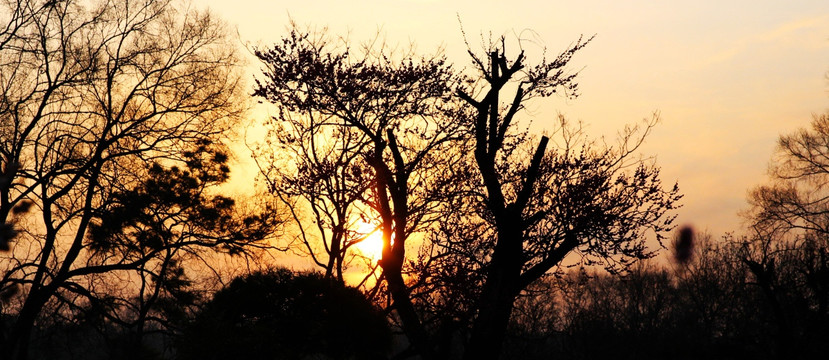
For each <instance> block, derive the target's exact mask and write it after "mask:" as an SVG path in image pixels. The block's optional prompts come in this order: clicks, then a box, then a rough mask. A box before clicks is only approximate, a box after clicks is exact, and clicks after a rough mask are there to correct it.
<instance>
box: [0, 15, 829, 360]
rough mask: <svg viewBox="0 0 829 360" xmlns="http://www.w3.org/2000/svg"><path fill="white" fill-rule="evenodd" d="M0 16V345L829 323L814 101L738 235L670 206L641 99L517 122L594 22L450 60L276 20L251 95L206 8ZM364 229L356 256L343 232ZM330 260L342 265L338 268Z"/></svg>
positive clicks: (292, 354)
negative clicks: (611, 117)
mask: <svg viewBox="0 0 829 360" xmlns="http://www.w3.org/2000/svg"><path fill="white" fill-rule="evenodd" d="M0 25H2V26H0V170H1V171H2V172H0V220H1V221H0V253H1V254H2V258H0V267H1V268H2V277H0V307H2V308H0V309H1V310H2V313H0V358H3V359H17V360H25V359H214V358H215V359H218V358H250V359H273V358H277V359H310V358H314V359H317V358H319V359H329V358H330V359H404V358H421V359H427V360H430V359H468V360H472V359H474V360H478V359H547V358H587V359H591V358H598V357H613V358H675V359H685V358H688V359H692V358H746V357H753V358H801V357H810V356H819V355H820V354H822V353H825V350H826V349H825V347H826V346H827V345H826V344H829V341H827V340H829V339H827V334H829V333H827V331H828V330H827V328H826V324H827V306H829V259H827V254H826V252H827V249H829V247H828V246H827V245H829V244H828V243H827V241H828V240H827V239H829V237H827V235H829V218H827V215H826V214H827V208H829V204H828V203H827V200H826V199H827V196H826V191H825V184H826V183H827V181H826V180H827V169H829V161H827V160H826V159H827V158H828V157H829V156H827V154H829V148H827V144H829V120H827V118H826V117H816V118H815V120H814V121H813V127H812V129H807V130H803V131H800V132H798V133H796V134H793V135H790V136H784V137H782V138H781V140H780V152H779V154H778V155H779V156H778V157H776V158H775V165H774V166H773V167H772V169H771V174H772V176H773V182H772V183H770V184H769V185H766V186H762V187H758V188H757V189H755V190H754V191H752V193H751V196H750V199H749V202H750V205H751V207H750V210H749V211H747V212H746V214H745V215H746V218H747V219H748V220H749V223H750V227H749V229H748V230H747V233H746V235H728V236H726V237H724V238H723V239H719V238H712V237H710V236H708V235H705V236H695V235H694V232H693V229H691V228H683V229H680V230H679V231H675V230H676V229H675V224H674V218H675V216H676V215H675V210H676V209H677V208H678V207H679V206H680V204H679V202H680V200H681V198H682V195H681V194H680V192H679V188H678V186H677V185H675V184H667V185H666V184H664V183H663V182H662V180H661V178H660V169H659V167H658V166H657V164H656V163H655V162H654V161H653V160H652V158H648V157H643V156H640V155H639V154H638V149H639V146H640V145H641V144H642V142H643V141H644V139H645V137H646V136H647V135H648V134H649V133H650V130H651V129H652V127H653V126H655V125H656V123H657V121H658V114H655V115H654V116H653V117H652V118H651V119H646V120H645V121H644V122H642V123H640V124H638V125H632V126H628V127H626V128H625V129H623V130H621V131H620V132H619V137H618V139H616V141H612V140H605V139H595V140H594V139H590V138H589V137H588V136H587V134H585V133H584V132H583V131H582V129H581V127H580V125H579V124H573V123H571V122H569V121H568V120H567V119H565V118H564V117H562V116H558V117H552V118H553V119H554V120H555V121H553V122H552V123H554V128H552V129H550V130H551V132H549V133H546V134H545V135H539V134H535V133H533V132H531V131H529V130H528V129H529V119H528V118H527V114H526V113H525V112H524V111H523V110H524V109H525V107H526V106H527V105H528V104H530V103H531V102H533V101H538V100H541V99H542V98H547V97H550V96H552V95H559V96H564V97H567V98H570V99H574V98H576V97H577V96H578V84H577V82H576V76H577V74H576V73H575V72H572V71H570V70H569V67H570V66H569V64H570V62H571V60H572V59H573V57H574V56H575V55H576V54H577V53H578V52H579V50H580V49H582V48H583V47H585V46H588V44H589V43H590V41H591V40H592V38H579V39H578V40H576V41H575V42H574V43H572V44H571V45H570V46H568V47H566V48H565V50H564V51H562V52H560V53H557V54H556V55H554V56H550V55H549V54H546V50H545V49H538V50H539V53H540V54H537V57H536V58H532V56H530V54H528V53H525V52H523V51H514V52H512V51H513V49H523V48H525V45H526V44H520V43H519V44H514V43H513V42H510V41H508V40H507V39H505V38H500V39H490V40H489V42H485V43H484V44H482V45H480V46H477V47H473V46H470V45H469V44H467V46H468V50H469V56H470V59H471V60H472V61H471V64H472V66H471V68H469V69H459V68H456V67H454V66H453V65H451V64H449V63H448V62H447V61H446V60H445V59H443V58H441V57H439V56H437V57H424V56H420V55H419V54H416V53H414V52H412V51H406V50H400V49H399V48H393V49H395V50H392V48H388V47H385V45H384V42H383V41H379V40H378V41H373V42H369V43H367V44H368V45H363V46H359V47H352V44H350V43H348V42H347V41H345V40H343V39H342V38H340V37H336V36H331V35H329V34H326V33H324V32H309V31H305V30H303V29H300V28H299V27H298V26H296V25H293V26H292V27H291V28H290V29H289V30H288V31H287V34H286V36H285V37H284V38H283V39H282V40H281V41H279V42H277V43H276V44H274V45H273V46H271V47H266V48H256V49H253V53H254V54H255V56H256V57H257V58H258V59H259V60H260V61H261V66H262V74H261V75H259V76H257V77H256V79H255V81H254V86H253V98H251V96H249V95H248V94H249V93H250V91H249V89H248V88H247V87H245V86H244V81H243V80H244V78H245V76H243V75H242V74H241V71H242V65H241V61H240V58H239V56H238V54H237V50H236V46H234V43H233V41H232V40H230V39H229V38H228V36H227V29H226V28H225V27H224V25H223V24H222V23H221V22H220V21H218V20H217V19H216V18H215V17H214V16H213V15H211V14H209V13H207V12H201V11H197V10H194V9H192V8H190V7H187V6H185V5H184V4H181V3H178V2H175V1H133V0H130V1H123V0H122V1H100V2H99V1H74V0H59V1H51V0H50V1H39V0H21V1H5V2H3V3H2V10H0ZM464 36H465V35H464ZM479 49H480V51H479ZM254 98H255V99H256V100H259V101H261V102H263V103H267V104H268V105H269V106H271V109H272V110H273V111H272V113H273V114H274V115H273V116H272V118H270V119H268V120H266V121H265V123H264V125H265V128H266V129H267V136H266V137H265V140H264V141H263V142H262V143H260V144H257V145H256V146H254V160H255V161H256V164H257V165H258V169H259V172H260V174H259V179H258V180H259V181H258V184H259V185H261V186H260V188H261V192H260V193H259V194H257V196H256V197H254V198H252V199H246V198H241V197H231V196H228V195H227V193H226V192H225V191H224V190H223V188H221V186H222V185H223V184H225V183H226V182H227V180H228V179H229V174H230V164H231V163H232V159H233V158H234V156H235V155H236V154H233V153H232V152H231V148H232V147H231V146H230V144H231V143H233V141H235V140H238V136H237V135H238V134H239V133H241V132H242V130H243V124H244V122H243V121H242V120H243V119H244V117H245V116H246V110H247V107H248V106H249V104H250V101H251V100H252V99H254ZM366 227H369V228H372V229H373V230H371V231H366V230H364V229H365V228H366ZM370 233H377V234H380V235H381V236H382V242H383V249H382V254H380V255H379V260H376V261H375V260H373V259H371V258H370V257H365V256H362V255H361V253H360V252H359V251H355V249H358V248H359V246H360V243H361V242H363V241H365V240H366V238H367V237H368V236H369V235H370ZM669 239H673V242H672V243H671V242H670V241H668V240H669ZM669 247H670V248H671V249H672V250H673V251H674V256H673V260H671V261H669V262H667V263H658V262H656V261H655V260H649V259H652V258H653V257H654V256H656V255H657V253H658V251H660V250H661V249H664V248H669ZM276 253H291V254H294V255H296V254H299V255H301V256H303V257H305V259H307V260H308V262H309V263H311V264H313V265H314V266H316V267H317V268H316V269H315V270H316V272H315V271H310V272H308V271H304V272H294V271H290V270H286V269H285V268H283V267H281V265H282V264H279V263H277V262H275V261H274V258H275V257H274V256H273V255H274V254H276ZM283 258H284V257H283ZM361 264H362V265H361ZM361 266H362V267H361ZM349 269H351V271H354V269H358V271H362V272H363V275H365V277H364V278H363V280H362V281H356V282H354V283H355V284H353V285H355V286H354V287H352V286H348V285H347V283H348V282H347V281H346V279H347V276H346V275H347V274H348V271H349ZM360 269H362V270H360Z"/></svg>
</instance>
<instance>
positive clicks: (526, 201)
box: [458, 39, 681, 359]
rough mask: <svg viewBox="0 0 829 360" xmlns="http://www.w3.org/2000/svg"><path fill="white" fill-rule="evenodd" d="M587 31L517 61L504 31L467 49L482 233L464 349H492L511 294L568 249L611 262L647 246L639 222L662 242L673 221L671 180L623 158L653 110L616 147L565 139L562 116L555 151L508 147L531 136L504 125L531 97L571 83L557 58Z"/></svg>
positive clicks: (564, 60) (620, 264)
mask: <svg viewBox="0 0 829 360" xmlns="http://www.w3.org/2000/svg"><path fill="white" fill-rule="evenodd" d="M589 40H590V39H588V40H586V41H583V40H582V39H580V40H579V41H577V42H576V43H575V44H574V45H572V46H571V47H570V48H568V49H567V50H565V51H564V52H562V53H561V54H560V55H559V56H558V57H556V58H555V59H554V60H553V61H550V62H546V61H542V62H541V63H540V64H538V65H536V66H533V67H530V68H526V69H525V65H524V55H523V53H522V54H519V55H518V57H517V58H516V59H515V60H514V61H512V62H510V61H509V60H508V59H507V57H506V55H505V53H504V51H505V49H504V47H505V45H504V41H503V40H502V41H501V44H500V47H493V48H492V49H491V51H490V52H489V54H488V56H487V57H486V58H480V57H477V56H476V55H475V54H474V53H472V52H471V51H470V55H471V56H472V58H473V60H474V63H475V64H476V65H477V66H478V71H480V73H481V77H482V78H483V79H484V80H485V84H486V85H487V86H488V88H486V89H485V90H483V91H482V93H481V94H480V95H479V96H478V97H479V98H480V100H476V99H475V97H474V95H473V94H469V93H467V92H466V91H464V90H459V91H458V95H459V96H460V97H461V98H462V99H464V100H465V101H466V103H467V104H468V105H469V106H470V107H472V108H473V109H474V116H475V117H474V120H473V121H474V142H475V151H474V160H475V164H476V166H477V170H478V174H479V176H480V182H479V185H478V186H480V187H481V188H482V189H484V191H481V193H483V194H484V195H483V196H481V197H480V198H481V199H482V206H483V209H485V211H484V212H483V215H484V216H483V219H484V220H485V222H486V223H488V224H489V226H490V231H489V233H488V234H486V235H488V236H484V237H482V238H479V239H483V241H484V244H482V245H481V248H482V249H484V251H482V252H481V253H482V255H483V257H481V258H480V259H481V260H482V262H481V263H482V264H483V267H482V269H481V271H482V283H481V284H480V286H481V293H480V296H479V298H478V299H477V302H476V306H477V309H476V314H475V319H474V322H473V325H472V330H471V336H470V339H469V343H468V344H467V345H466V351H465V352H464V358H466V359H497V358H498V357H499V356H500V353H501V344H502V343H503V341H504V335H505V332H506V330H507V327H508V324H509V318H510V314H511V312H512V307H513V303H514V301H515V299H516V297H517V296H518V295H519V293H520V292H521V291H522V289H525V288H527V287H528V286H529V285H530V284H532V283H533V282H534V281H536V280H538V279H539V278H541V277H542V276H544V275H545V274H546V273H547V272H548V271H550V270H551V269H553V268H554V267H557V266H559V265H560V264H561V263H562V261H563V260H564V258H565V257H566V256H567V255H568V254H570V253H571V252H574V251H577V252H578V253H580V254H581V255H582V259H583V260H585V261H586V262H587V263H598V264H603V265H605V266H606V268H607V269H608V270H610V271H618V270H619V269H624V268H625V267H626V266H628V265H630V264H631V263H632V260H636V259H644V258H648V257H650V256H652V255H653V253H652V251H649V250H647V248H646V246H645V240H646V237H645V231H646V230H650V231H651V233H653V234H654V235H655V236H656V239H657V240H658V241H660V243H661V240H662V239H663V238H664V236H665V235H664V233H665V232H667V231H670V230H671V229H672V228H673V226H672V225H671V223H672V221H673V219H674V217H675V215H668V212H669V211H670V210H672V209H674V208H675V207H676V206H677V205H676V203H677V202H678V200H679V199H680V198H681V195H680V194H679V193H678V188H677V187H676V186H673V187H672V188H670V189H663V186H662V183H661V181H660V179H659V177H658V175H659V169H658V168H657V167H655V166H654V165H653V164H651V163H649V162H645V161H641V160H637V159H635V158H634V159H631V157H632V156H633V154H634V152H635V151H636V149H637V148H638V146H639V145H640V144H641V142H642V140H643V139H644V136H645V135H647V133H648V132H649V130H650V128H651V127H652V126H653V124H654V123H655V119H654V121H653V122H649V123H646V124H645V129H644V131H643V132H642V133H640V134H637V133H636V129H635V128H628V129H626V130H625V131H624V132H623V133H622V138H621V141H620V143H619V146H618V147H615V148H614V147H606V148H598V149H594V148H593V146H592V145H591V143H585V144H584V145H583V146H582V147H581V148H571V147H570V146H569V145H570V142H569V141H568V139H569V138H570V135H569V134H572V132H571V130H568V129H567V128H566V125H563V128H564V129H563V130H562V131H563V132H564V138H565V146H564V148H562V149H560V150H559V151H552V152H548V151H547V146H548V143H549V139H548V138H547V137H542V138H541V139H540V141H539V142H538V146H537V147H536V148H535V151H534V152H531V154H532V155H531V156H526V155H524V154H526V153H522V152H521V151H517V149H518V150H520V149H521V147H520V145H521V144H522V143H523V142H526V141H529V140H530V139H531V138H527V137H524V136H515V135H510V134H511V133H512V134H515V132H514V131H515V130H514V129H515V124H516V121H515V115H516V114H517V113H518V112H519V111H520V110H521V109H523V107H524V105H525V102H526V101H527V100H529V99H531V98H533V97H537V96H549V95H551V94H553V93H555V92H556V91H559V90H562V89H563V90H565V91H566V92H568V93H569V94H571V95H572V94H574V93H575V91H576V83H575V81H574V80H575V76H576V75H575V74H568V73H567V72H566V69H565V66H566V65H567V64H568V62H569V61H570V59H571V58H572V56H573V54H575V53H576V52H577V51H578V50H580V49H581V48H582V47H584V46H585V45H586V44H587V43H588V42H589ZM510 82H515V83H517V84H516V85H517V86H516V87H517V90H516V91H515V94H514V95H513V97H512V100H511V101H510V102H509V103H508V104H507V105H506V106H504V105H502V104H501V102H500V93H501V92H502V91H503V90H504V89H505V86H506V85H507V84H509V83H510ZM516 140H517V141H518V143H516V142H515V141H516ZM528 158H529V159H530V160H529V161H526V160H525V159H528Z"/></svg>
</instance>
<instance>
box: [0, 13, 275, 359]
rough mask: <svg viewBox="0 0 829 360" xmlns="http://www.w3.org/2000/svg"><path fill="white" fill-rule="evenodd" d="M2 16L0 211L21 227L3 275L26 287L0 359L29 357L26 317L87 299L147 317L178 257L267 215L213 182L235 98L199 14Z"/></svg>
mask: <svg viewBox="0 0 829 360" xmlns="http://www.w3.org/2000/svg"><path fill="white" fill-rule="evenodd" d="M0 13H2V14H3V18H4V20H8V23H7V24H8V26H4V27H3V28H2V29H0V89H1V90H0V168H2V169H3V181H2V183H0V223H3V224H6V223H8V222H9V220H12V221H13V223H14V224H15V226H16V227H15V229H16V232H17V234H16V235H17V236H16V237H15V239H14V244H13V245H14V246H12V247H11V251H9V252H8V253H6V254H3V258H2V259H0V266H2V267H3V270H4V271H3V277H2V279H0V288H3V289H8V288H11V287H19V288H20V291H19V296H18V297H16V298H15V299H13V301H12V302H11V303H10V304H9V305H8V306H5V307H4V308H3V311H4V313H5V314H8V315H11V316H10V317H9V319H10V320H8V321H7V320H4V322H8V324H9V325H8V326H6V328H7V329H8V331H7V332H6V333H5V334H3V335H4V339H3V341H2V344H3V349H2V351H3V355H2V356H3V357H4V358H10V359H11V358H21V359H25V358H26V357H27V351H28V350H29V348H30V346H29V343H30V341H29V339H30V337H31V334H32V330H33V329H35V328H39V327H47V326H49V325H50V324H52V323H55V322H61V321H70V322H71V321H76V320H77V319H78V318H79V317H81V316H82V314H84V313H87V310H96V311H98V310H101V312H100V313H101V314H102V316H103V318H105V319H107V321H114V322H115V323H121V324H122V325H128V326H136V327H138V328H141V326H142V324H143V321H144V320H145V319H146V318H147V317H148V316H149V311H150V310H149V309H151V308H152V306H150V304H152V303H154V302H155V299H157V298H159V297H164V296H166V295H162V294H173V293H174V292H175V291H173V290H171V288H170V287H171V286H173V284H175V283H179V284H181V283H180V280H177V279H184V278H185V277H183V274H180V273H179V272H180V270H177V269H179V268H180V266H182V265H181V262H180V260H182V258H184V257H186V256H184V255H185V254H189V255H188V256H191V257H192V256H194V255H197V251H195V249H194V248H196V247H213V248H217V249H219V248H221V249H224V250H228V251H231V252H239V251H240V250H241V247H242V246H244V245H245V244H248V243H250V241H252V240H256V238H244V239H241V237H247V236H251V237H257V238H261V237H262V236H263V235H264V232H263V231H260V230H257V229H262V228H261V227H259V224H261V225H266V224H272V223H273V222H272V221H271V220H268V219H269V217H270V215H267V216H262V217H244V216H237V214H235V212H236V211H237V209H236V208H235V207H234V206H233V201H232V200H230V199H228V198H226V197H221V196H218V197H216V196H209V195H208V194H207V192H208V191H209V189H210V188H212V187H214V186H215V185H217V184H218V183H221V182H222V181H224V179H226V176H227V168H226V164H225V162H226V161H227V155H226V152H225V151H224V150H221V147H222V145H221V144H222V143H223V141H225V140H226V139H228V137H229V136H230V135H232V134H231V131H230V129H231V128H232V127H234V126H235V124H236V123H237V120H238V119H239V116H240V115H241V114H242V111H243V110H244V104H245V102H244V101H243V100H244V99H243V98H242V97H241V95H242V92H241V90H242V88H241V83H240V80H239V76H238V70H239V69H238V67H237V65H238V58H237V56H236V54H235V50H234V46H231V45H230V43H229V42H228V39H227V38H226V32H225V29H224V28H223V25H222V24H221V23H220V22H218V21H217V20H216V19H215V18H214V17H212V16H211V15H210V14H209V13H205V12H197V11H193V10H189V9H185V8H181V7H179V6H177V5H176V4H174V3H172V2H171V1H117V2H110V1H95V2H88V1H75V0H63V1H40V0H27V1H8V2H3V3H2V5H0ZM205 150H206V151H205ZM202 156H205V157H204V158H202ZM200 201H206V202H205V203H201V202H200ZM197 202H198V203H197ZM24 205H25V206H26V207H27V208H28V210H29V211H28V213H26V214H25V216H21V215H20V214H22V212H20V211H18V210H20V209H22V207H23V206H24ZM230 219H233V220H232V221H230ZM253 222H256V223H258V224H254V223H253ZM4 228H5V225H4ZM243 228H249V229H250V230H249V231H247V230H246V231H239V230H240V229H243ZM240 240H241V241H240ZM176 287H180V286H178V285H176ZM165 288H168V290H169V291H167V290H163V289H165ZM135 294H138V295H135ZM125 306H126V307H127V309H128V310H124V307H125ZM122 311H125V312H126V313H122ZM127 313H129V314H130V315H127ZM83 316H86V315H83ZM4 325H5V324H4Z"/></svg>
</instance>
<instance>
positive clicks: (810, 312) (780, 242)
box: [741, 114, 829, 358]
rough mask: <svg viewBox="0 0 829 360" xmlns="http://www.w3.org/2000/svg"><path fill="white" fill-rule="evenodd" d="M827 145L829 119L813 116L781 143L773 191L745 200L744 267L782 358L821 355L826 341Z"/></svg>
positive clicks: (828, 272)
mask: <svg viewBox="0 0 829 360" xmlns="http://www.w3.org/2000/svg"><path fill="white" fill-rule="evenodd" d="M827 140H829V115H827V114H822V115H815V116H814V118H813V119H812V122H811V127H810V128H804V129H800V130H798V131H796V132H794V133H792V134H788V135H782V136H780V139H779V141H778V149H777V152H776V154H775V157H774V159H773V162H772V165H771V166H770V169H769V175H770V176H771V183H770V184H767V185H761V186H758V187H756V188H755V189H754V190H752V191H751V193H750V194H749V204H750V205H751V208H750V209H749V210H748V211H747V212H746V213H745V215H746V217H747V218H748V219H749V220H750V221H751V230H752V232H751V233H750V234H749V235H748V236H747V237H746V238H745V239H744V240H743V253H742V255H741V256H742V258H741V260H742V262H743V263H744V264H745V266H746V267H747V268H748V270H750V271H751V273H752V275H753V278H754V284H755V285H756V286H757V287H758V288H759V289H760V290H761V292H762V294H763V296H764V298H765V303H766V304H767V305H768V306H769V310H770V312H771V314H772V318H773V319H774V324H775V327H776V329H775V330H776V331H775V333H776V338H775V339H774V340H775V343H776V344H777V346H778V356H779V357H780V358H786V357H790V356H812V355H815V354H820V353H823V352H825V351H826V349H825V347H822V346H816V345H817V344H819V343H820V341H814V340H813V339H815V338H823V339H825V338H826V336H829V335H827V334H829V329H827V325H826V324H827V321H829V313H827V310H829V309H827V304H829V290H827V289H829V257H827V255H826V254H827V252H828V251H829V243H827V239H828V238H827V235H829V217H827V216H826V209H827V207H829V202H827V196H826V195H827V188H826V180H827V179H829V172H827V171H826V165H827V160H826V155H827V154H829V148H827V145H826V144H827Z"/></svg>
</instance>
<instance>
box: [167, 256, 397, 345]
mask: <svg viewBox="0 0 829 360" xmlns="http://www.w3.org/2000/svg"><path fill="white" fill-rule="evenodd" d="M230 329H232V331H229V330H230ZM389 343H390V332H389V328H388V325H387V323H386V321H385V318H384V315H383V314H382V313H381V312H380V311H379V310H377V309H375V308H374V306H373V305H372V304H371V303H370V302H369V301H368V300H367V299H366V298H365V297H364V296H363V295H362V294H361V293H360V291H358V290H357V289H355V288H351V287H347V286H344V285H342V284H340V283H339V282H336V281H334V280H333V279H330V278H326V277H324V276H321V275H320V274H315V273H305V274H296V273H293V272H291V271H290V270H286V269H273V270H270V271H265V272H260V273H254V274H251V275H248V276H245V277H241V278H237V279H235V280H234V281H233V282H232V283H231V284H230V285H229V286H228V287H227V288H225V289H222V290H221V291H219V292H218V293H216V295H215V296H214V297H213V299H212V300H211V301H210V302H208V303H207V305H206V306H205V308H204V310H202V311H201V312H200V313H199V314H198V315H197V316H196V318H195V319H194V320H193V322H192V323H191V324H189V325H188V326H187V327H186V328H185V329H184V332H183V334H182V337H181V339H180V346H179V347H178V354H179V358H181V359H227V358H244V359H304V358H309V357H315V358H316V357H319V356H325V357H326V358H333V359H380V358H384V357H385V353H386V351H388V346H389Z"/></svg>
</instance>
